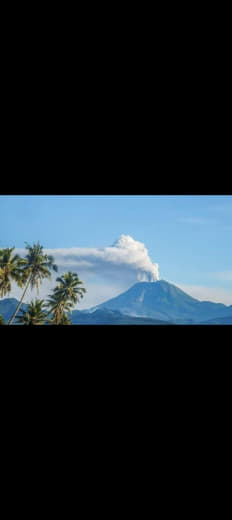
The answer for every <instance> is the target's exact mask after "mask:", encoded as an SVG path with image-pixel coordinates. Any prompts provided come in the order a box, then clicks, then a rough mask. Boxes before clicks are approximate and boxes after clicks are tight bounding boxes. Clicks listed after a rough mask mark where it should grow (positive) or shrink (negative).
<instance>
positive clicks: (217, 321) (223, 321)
mask: <svg viewBox="0 0 232 520" xmlns="http://www.w3.org/2000/svg"><path fill="white" fill-rule="evenodd" d="M203 325H232V315H231V316H227V317H224V318H214V319H213V320H208V321H205V322H204V323H203Z"/></svg>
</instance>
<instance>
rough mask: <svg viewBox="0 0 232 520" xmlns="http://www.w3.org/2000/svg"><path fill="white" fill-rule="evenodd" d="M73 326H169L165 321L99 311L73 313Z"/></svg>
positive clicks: (105, 310)
mask: <svg viewBox="0 0 232 520" xmlns="http://www.w3.org/2000/svg"><path fill="white" fill-rule="evenodd" d="M71 320H72V323H73V325H171V323H169V322H167V321H161V320H153V319H151V318H137V317H133V316H126V315H125V314H122V313H121V312H119V311H110V310H107V309H99V310H96V311H94V312H91V313H86V312H81V311H73V312H72V314H71Z"/></svg>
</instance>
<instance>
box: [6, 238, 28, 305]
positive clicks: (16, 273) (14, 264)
mask: <svg viewBox="0 0 232 520" xmlns="http://www.w3.org/2000/svg"><path fill="white" fill-rule="evenodd" d="M14 249H15V248H14V247H11V248H9V247H7V248H6V249H1V250H0V298H3V297H4V296H6V295H7V294H9V293H10V291H11V282H12V281H14V282H16V283H17V285H19V287H23V283H24V281H25V278H24V273H23V271H22V266H21V265H22V264H21V262H22V258H20V256H19V255H13V251H14Z"/></svg>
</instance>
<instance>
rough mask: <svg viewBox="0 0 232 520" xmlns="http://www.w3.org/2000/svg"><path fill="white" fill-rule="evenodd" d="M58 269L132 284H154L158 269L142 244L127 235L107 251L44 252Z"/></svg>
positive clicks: (105, 248)
mask: <svg viewBox="0 0 232 520" xmlns="http://www.w3.org/2000/svg"><path fill="white" fill-rule="evenodd" d="M45 252H46V253H48V254H52V255H53V256H54V257H55V261H56V263H57V265H58V266H62V268H65V269H66V270H67V269H71V268H72V269H76V270H79V271H80V272H81V271H82V272H84V273H94V274H98V275H100V276H103V277H116V278H119V279H120V278H121V277H125V276H128V277H129V278H131V279H134V281H147V282H155V281H157V280H158V279H159V267H158V264H157V263H152V261H151V259H150V257H149V254H148V251H147V249H146V247H145V245H144V244H143V243H142V242H138V241H137V240H134V238H132V237H131V236H129V235H121V236H120V238H119V239H118V240H117V241H116V242H115V243H114V244H113V245H112V246H110V247H104V248H78V247H76V248H75V247H74V248H70V249H47V250H45Z"/></svg>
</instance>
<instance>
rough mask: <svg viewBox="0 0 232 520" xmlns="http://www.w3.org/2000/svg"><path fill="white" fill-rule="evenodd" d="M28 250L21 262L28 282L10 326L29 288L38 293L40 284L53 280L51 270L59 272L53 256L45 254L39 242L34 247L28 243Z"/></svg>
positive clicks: (25, 280) (25, 279)
mask: <svg viewBox="0 0 232 520" xmlns="http://www.w3.org/2000/svg"><path fill="white" fill-rule="evenodd" d="M26 249H27V251H28V253H27V254H26V256H25V258H22V259H21V261H20V265H21V267H22V270H23V276H24V282H26V285H25V289H24V291H23V294H22V297H21V300H20V302H19V304H18V305H17V307H16V310H15V312H14V314H13V316H12V318H11V319H10V321H9V325H11V323H12V322H13V320H14V318H15V316H16V314H17V313H18V311H19V309H20V307H21V305H22V302H23V299H24V296H25V294H26V291H27V289H28V287H30V288H31V289H34V288H35V287H36V289H37V291H38V289H39V284H41V283H42V282H43V280H44V279H45V278H51V270H54V271H56V272H57V271H58V268H57V265H56V264H54V258H53V256H51V255H47V254H44V252H43V246H41V245H40V243H39V242H37V244H33V246H30V245H29V244H27V243H26Z"/></svg>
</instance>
